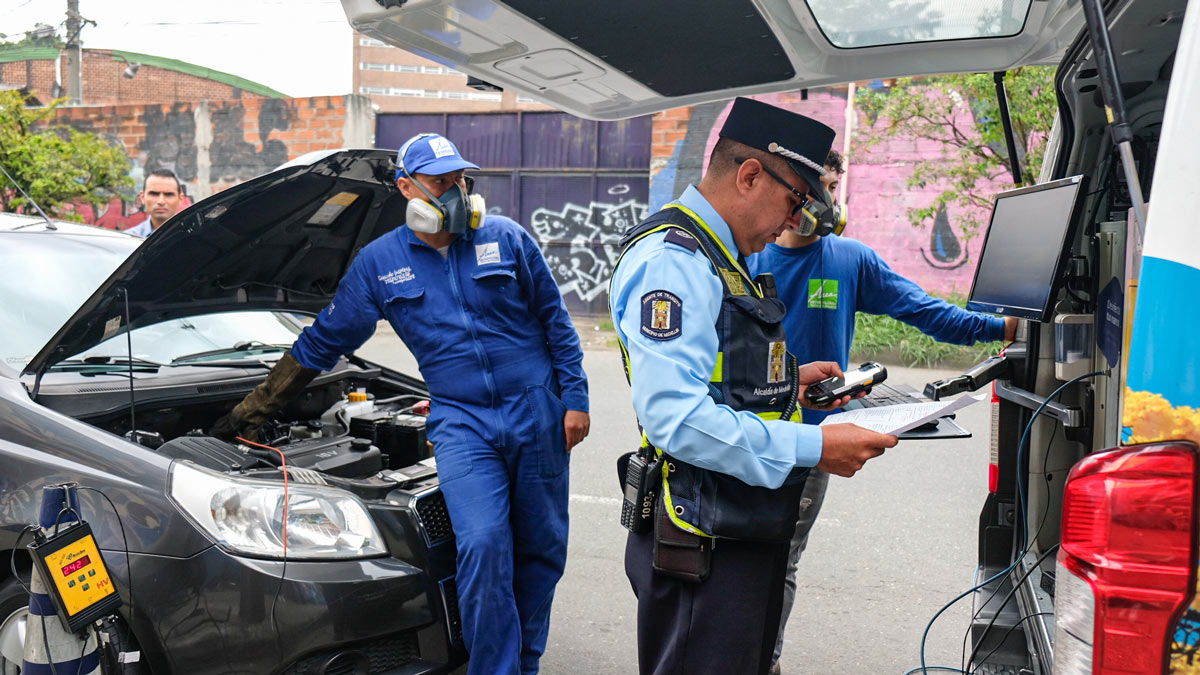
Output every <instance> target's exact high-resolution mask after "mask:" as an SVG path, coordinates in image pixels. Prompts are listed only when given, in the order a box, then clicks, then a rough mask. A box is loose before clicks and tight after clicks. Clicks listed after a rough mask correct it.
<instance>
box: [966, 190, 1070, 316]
mask: <svg viewBox="0 0 1200 675" xmlns="http://www.w3.org/2000/svg"><path fill="white" fill-rule="evenodd" d="M1082 183H1083V176H1072V177H1070V178H1064V179H1062V180H1056V181H1053V182H1051V183H1043V184H1042V185H1035V186H1033V187H1028V188H1020V189H1017V190H1010V191H1008V192H1002V193H1000V194H999V195H997V196H996V205H995V207H993V209H992V221H991V225H990V226H989V227H988V232H987V237H986V238H985V239H984V241H983V251H982V252H981V253H980V255H979V265H978V266H976V268H975V283H974V284H972V286H971V295H970V297H969V298H968V300H967V308H968V309H972V310H975V311H979V312H989V313H991V314H1002V315H1004V316H1015V317H1018V318H1022V319H1032V320H1034V321H1043V322H1044V321H1048V320H1049V318H1050V310H1051V303H1052V302H1053V301H1054V296H1053V293H1054V290H1055V288H1057V283H1056V282H1057V281H1058V278H1059V269H1060V267H1061V266H1062V264H1063V261H1064V260H1065V259H1066V257H1067V251H1068V250H1069V249H1070V246H1071V242H1070V241H1069V240H1068V237H1069V236H1070V234H1071V231H1072V230H1071V223H1072V221H1073V220H1074V212H1075V205H1076V202H1077V198H1078V196H1079V188H1080V185H1082Z"/></svg>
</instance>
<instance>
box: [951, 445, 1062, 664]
mask: <svg viewBox="0 0 1200 675" xmlns="http://www.w3.org/2000/svg"><path fill="white" fill-rule="evenodd" d="M1056 435H1058V425H1057V424H1055V425H1054V431H1052V432H1050V440H1049V441H1047V442H1046V454H1045V455H1043V456H1042V478H1043V479H1045V477H1046V463H1047V462H1049V461H1050V446H1051V445H1052V444H1053V443H1054V437H1055V436H1056ZM1046 487H1047V488H1048V487H1050V481H1049V480H1046ZM1049 515H1050V502H1049V501H1047V502H1046V508H1045V509H1043V510H1042V521H1041V522H1040V523H1038V527H1037V530H1036V531H1034V533H1033V537H1031V539H1032V540H1033V541H1037V538H1038V535H1039V534H1041V533H1042V528H1043V527H1044V526H1045V525H1046V518H1047V517H1049ZM1022 555H1024V554H1022ZM999 592H1000V584H999V583H997V584H996V587H995V588H994V589H992V592H991V594H990V595H988V597H987V599H985V600H984V601H983V602H981V603H979V609H977V610H975V614H973V615H972V616H971V621H970V623H968V624H967V630H965V631H964V632H963V641H962V661H961V662H960V665H961V666H962V669H963V671H964V672H965V671H966V669H967V666H968V663H967V641H968V640H970V639H971V628H972V626H974V625H975V619H978V618H979V614H980V612H982V611H983V608H984V607H987V604H988V603H989V602H991V601H992V598H995V597H996V594H997V593H999ZM1010 595H1011V594H1010ZM1007 604H1008V598H1005V600H1004V602H1003V603H1001V604H1000V607H999V608H997V609H996V612H1000V611H1001V610H1003V609H1004V607H1005V605H1007ZM989 626H990V624H989ZM986 635H987V630H986V629H985V630H984V635H983V636H980V638H979V640H980V642H982V641H983V637H985V636H986ZM973 653H974V652H972V654H973Z"/></svg>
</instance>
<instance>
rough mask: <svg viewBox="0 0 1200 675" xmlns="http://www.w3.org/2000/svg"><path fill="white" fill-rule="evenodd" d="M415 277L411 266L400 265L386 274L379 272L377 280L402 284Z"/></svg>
mask: <svg viewBox="0 0 1200 675" xmlns="http://www.w3.org/2000/svg"><path fill="white" fill-rule="evenodd" d="M416 278H417V277H416V275H415V274H413V271H412V268H411V267H401V268H400V269H398V270H392V271H391V272H388V273H387V274H381V275H379V277H378V279H379V281H381V282H383V283H385V284H402V283H404V282H406V281H412V280H413V279H416Z"/></svg>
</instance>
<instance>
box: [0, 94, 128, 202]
mask: <svg viewBox="0 0 1200 675" xmlns="http://www.w3.org/2000/svg"><path fill="white" fill-rule="evenodd" d="M61 103H62V101H61V100H59V101H55V102H53V103H51V104H50V105H49V106H46V107H42V108H28V107H26V106H25V99H24V97H23V96H22V95H21V94H20V93H19V92H17V91H11V90H10V91H0V166H2V167H4V170H5V171H7V172H8V174H9V175H10V176H12V177H13V179H14V180H15V181H17V182H18V183H19V184H20V185H21V187H22V188H24V190H25V192H27V193H28V194H29V196H30V197H32V198H33V199H34V200H35V201H37V203H38V204H39V205H40V206H41V207H42V208H43V209H45V210H46V211H47V212H49V213H56V214H58V215H64V214H68V215H66V217H70V216H69V211H68V210H65V209H63V208H62V206H63V205H64V204H69V203H72V202H76V201H80V200H82V201H86V202H89V203H91V204H92V205H93V206H96V207H99V206H101V205H102V204H104V203H107V201H108V199H109V196H110V195H111V194H112V193H114V192H116V191H118V190H120V189H121V188H129V187H133V180H132V179H131V178H130V177H129V169H130V163H129V158H128V157H126V156H125V150H124V148H121V147H119V146H114V145H111V144H109V143H108V142H107V141H106V140H104V139H103V138H101V137H100V136H97V135H96V134H92V133H84V132H80V131H76V130H75V129H72V128H70V127H68V126H65V125H60V124H56V123H55V122H54V116H55V109H56V108H57V107H58V105H59V104H61ZM0 180H4V183H7V180H6V179H4V178H3V176H0ZM26 206H28V201H27V200H26V199H25V198H24V197H22V196H21V193H20V192H19V191H17V190H16V189H14V187H13V186H12V185H7V184H0V210H3V211H15V210H17V209H20V208H22V207H26Z"/></svg>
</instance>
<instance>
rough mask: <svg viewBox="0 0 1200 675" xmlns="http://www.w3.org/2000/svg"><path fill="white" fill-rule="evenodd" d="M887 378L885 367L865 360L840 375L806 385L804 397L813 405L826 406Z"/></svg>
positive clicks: (854, 394) (856, 393)
mask: <svg viewBox="0 0 1200 675" xmlns="http://www.w3.org/2000/svg"><path fill="white" fill-rule="evenodd" d="M886 379H887V368H884V367H883V366H881V365H879V364H878V363H875V362H874V361H867V362H866V363H864V364H862V365H861V366H859V367H858V368H856V369H854V370H849V371H846V374H845V375H844V376H842V377H831V378H829V379H825V380H821V381H820V382H817V383H815V384H811V385H809V386H808V389H807V390H805V392H804V397H805V398H806V399H808V402H809V403H811V404H812V405H815V406H826V405H829V404H830V403H833V402H834V401H836V400H838V399H840V398H842V397H843V396H857V395H858V393H859V392H861V391H867V390H868V389H870V388H871V387H873V386H875V385H877V384H879V383H880V382H883V381H884V380H886Z"/></svg>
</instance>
